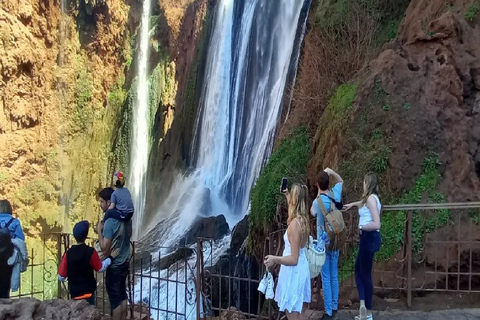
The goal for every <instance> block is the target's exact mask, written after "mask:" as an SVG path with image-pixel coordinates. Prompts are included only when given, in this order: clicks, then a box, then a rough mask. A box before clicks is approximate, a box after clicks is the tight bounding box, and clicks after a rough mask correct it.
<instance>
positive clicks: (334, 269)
mask: <svg viewBox="0 0 480 320" xmlns="http://www.w3.org/2000/svg"><path fill="white" fill-rule="evenodd" d="M326 253H327V258H326V259H325V264H324V265H323V267H322V286H323V300H324V303H325V312H326V313H327V314H328V315H329V316H332V312H333V311H334V310H338V294H339V286H338V257H339V256H340V250H336V251H328V250H327V252H326Z"/></svg>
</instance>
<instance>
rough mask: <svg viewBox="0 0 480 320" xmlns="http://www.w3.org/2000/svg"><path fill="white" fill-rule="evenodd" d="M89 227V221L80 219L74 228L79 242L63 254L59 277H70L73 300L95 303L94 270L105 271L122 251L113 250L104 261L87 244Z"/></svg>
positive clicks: (95, 281)
mask: <svg viewBox="0 0 480 320" xmlns="http://www.w3.org/2000/svg"><path fill="white" fill-rule="evenodd" d="M89 228H90V224H89V223H88V221H80V222H79V223H77V224H76V225H75V227H74V228H73V237H74V238H75V240H76V241H77V243H76V244H74V245H73V246H72V247H71V248H70V249H68V250H67V252H65V254H64V255H63V258H62V262H61V263H60V266H59V267H58V279H59V280H60V281H65V278H67V277H68V291H70V296H71V297H72V299H73V300H87V302H88V303H90V304H91V305H95V290H96V289H97V280H96V279H95V276H94V271H96V272H103V271H105V270H106V269H107V268H108V267H109V266H110V264H111V263H112V261H113V259H114V258H115V257H116V256H118V254H119V253H120V251H119V249H116V250H114V251H112V253H111V256H109V257H108V258H107V259H105V260H103V262H102V261H101V260H100V257H99V255H98V253H97V251H95V249H93V248H92V247H90V246H88V245H86V244H85V240H86V239H87V236H88V229H89Z"/></svg>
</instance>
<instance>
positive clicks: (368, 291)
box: [345, 173, 382, 320]
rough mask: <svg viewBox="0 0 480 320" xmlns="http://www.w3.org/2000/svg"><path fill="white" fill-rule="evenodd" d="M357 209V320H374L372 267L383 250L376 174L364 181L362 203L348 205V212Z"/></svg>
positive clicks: (368, 176)
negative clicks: (358, 235) (358, 307)
mask: <svg viewBox="0 0 480 320" xmlns="http://www.w3.org/2000/svg"><path fill="white" fill-rule="evenodd" d="M352 207H358V208H359V209H358V214H359V216H360V219H359V223H358V229H359V234H360V246H359V248H358V254H357V259H356V261H355V281H356V283H357V290H358V297H359V299H360V310H359V315H358V316H356V317H355V319H356V320H372V319H373V316H372V307H373V306H372V303H373V281H372V268H373V258H374V256H375V253H376V252H377V251H378V250H380V246H381V244H382V237H381V235H380V226H381V223H380V211H381V209H382V205H381V203H380V198H379V196H378V182H377V176H376V174H375V173H368V174H367V175H365V179H364V180H363V196H362V199H361V200H360V201H357V202H354V203H350V204H348V205H346V206H345V210H348V209H350V208H352Z"/></svg>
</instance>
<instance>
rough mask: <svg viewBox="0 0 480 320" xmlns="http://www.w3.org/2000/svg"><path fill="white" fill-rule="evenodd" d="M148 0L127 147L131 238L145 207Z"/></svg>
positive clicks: (144, 12)
mask: <svg viewBox="0 0 480 320" xmlns="http://www.w3.org/2000/svg"><path fill="white" fill-rule="evenodd" d="M150 6H151V0H145V1H144V2H143V12H142V20H141V27H140V46H139V52H138V64H137V70H138V81H137V97H136V103H135V105H134V110H133V126H132V128H133V131H132V133H133V134H132V142H131V148H130V154H131V156H130V172H129V177H130V179H129V180H130V181H129V182H128V186H129V188H130V191H131V193H132V199H133V205H134V206H135V213H134V215H133V216H134V219H133V220H134V221H133V239H137V238H138V231H139V229H140V226H141V223H142V219H143V214H144V211H145V191H146V190H145V189H146V180H145V178H146V173H147V167H148V146H149V137H148V132H149V127H150V120H149V112H148V110H149V106H148V101H149V99H148V74H147V72H148V48H149V46H150V36H149V18H150Z"/></svg>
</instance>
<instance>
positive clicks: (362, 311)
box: [358, 306, 369, 320]
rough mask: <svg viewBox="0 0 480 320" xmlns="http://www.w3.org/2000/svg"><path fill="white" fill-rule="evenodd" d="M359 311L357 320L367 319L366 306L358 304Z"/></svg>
mask: <svg viewBox="0 0 480 320" xmlns="http://www.w3.org/2000/svg"><path fill="white" fill-rule="evenodd" d="M359 313H360V314H359V315H358V320H369V319H368V318H367V308H366V307H365V306H360V310H359Z"/></svg>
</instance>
